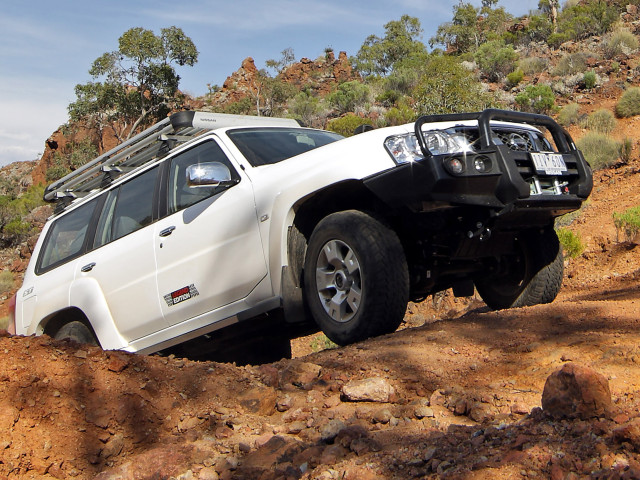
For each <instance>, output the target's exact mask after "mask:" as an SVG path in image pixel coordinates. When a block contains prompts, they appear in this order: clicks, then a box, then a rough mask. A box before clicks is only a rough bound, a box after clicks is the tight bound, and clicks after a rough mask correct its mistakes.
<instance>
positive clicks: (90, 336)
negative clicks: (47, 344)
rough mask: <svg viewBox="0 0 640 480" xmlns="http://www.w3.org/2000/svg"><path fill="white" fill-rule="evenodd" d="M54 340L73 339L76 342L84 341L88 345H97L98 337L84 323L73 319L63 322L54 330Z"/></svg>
mask: <svg viewBox="0 0 640 480" xmlns="http://www.w3.org/2000/svg"><path fill="white" fill-rule="evenodd" d="M53 338H55V339H56V340H73V341H74V342H76V343H86V344H89V345H96V346H97V345H98V339H97V338H96V336H95V335H94V333H93V332H92V331H91V329H90V328H89V327H87V326H86V325H85V324H84V323H82V322H79V321H77V320H74V321H73V322H69V323H65V324H64V325H63V326H62V327H60V329H59V330H58V331H57V332H56V334H55V335H54V337H53Z"/></svg>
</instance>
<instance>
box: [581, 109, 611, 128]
mask: <svg viewBox="0 0 640 480" xmlns="http://www.w3.org/2000/svg"><path fill="white" fill-rule="evenodd" d="M586 127H587V128H588V129H589V130H593V131H594V132H598V133H604V134H608V133H611V132H613V130H614V129H615V128H616V118H615V116H614V115H613V113H612V112H610V111H609V110H607V109H606V108H601V109H599V110H596V111H595V112H593V113H592V114H591V115H589V116H588V117H587V122H586Z"/></svg>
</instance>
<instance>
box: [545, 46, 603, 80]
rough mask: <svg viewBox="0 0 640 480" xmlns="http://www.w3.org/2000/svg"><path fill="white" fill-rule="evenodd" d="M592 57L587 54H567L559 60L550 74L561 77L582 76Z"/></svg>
mask: <svg viewBox="0 0 640 480" xmlns="http://www.w3.org/2000/svg"><path fill="white" fill-rule="evenodd" d="M594 57H595V55H593V54H592V53H588V52H575V53H568V54H566V55H564V56H563V57H562V58H561V59H560V61H559V62H558V64H557V65H556V67H555V68H554V69H553V72H552V73H553V74H554V75H558V76H561V77H562V76H565V75H575V74H576V73H580V74H582V73H583V72H584V71H585V70H586V69H587V63H588V61H589V59H590V58H594Z"/></svg>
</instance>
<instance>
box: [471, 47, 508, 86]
mask: <svg viewBox="0 0 640 480" xmlns="http://www.w3.org/2000/svg"><path fill="white" fill-rule="evenodd" d="M474 59H475V61H476V63H477V64H478V68H480V71H481V72H482V74H483V75H484V76H485V77H486V78H487V79H488V80H489V81H491V82H497V81H499V80H500V79H502V78H503V77H504V76H505V75H507V74H508V73H509V72H513V70H514V67H515V65H516V60H518V54H517V53H516V51H515V50H514V49H513V47H512V46H511V45H505V44H504V41H502V40H492V41H490V42H486V43H483V44H482V45H480V47H479V48H478V50H476V53H475V55H474Z"/></svg>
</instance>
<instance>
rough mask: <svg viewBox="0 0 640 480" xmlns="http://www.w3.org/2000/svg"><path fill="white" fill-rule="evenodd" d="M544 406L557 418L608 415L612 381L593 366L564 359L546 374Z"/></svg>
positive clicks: (548, 412) (549, 413)
mask: <svg viewBox="0 0 640 480" xmlns="http://www.w3.org/2000/svg"><path fill="white" fill-rule="evenodd" d="M542 409H543V410H544V411H545V412H546V413H547V414H548V415H550V416H552V417H554V418H557V419H560V418H581V419H588V418H593V417H600V416H603V415H607V414H608V413H609V412H610V410H611V390H610V389H609V382H608V381H607V379H606V378H605V377H604V376H603V375H601V374H600V373H598V372H596V371H595V370H593V369H592V368H589V367H585V366H582V365H578V364H576V363H565V364H564V365H563V366H562V367H561V368H559V369H558V370H556V371H555V372H553V373H552V374H551V375H550V376H549V377H548V378H547V381H546V382H545V384H544V391H543V392H542Z"/></svg>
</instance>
